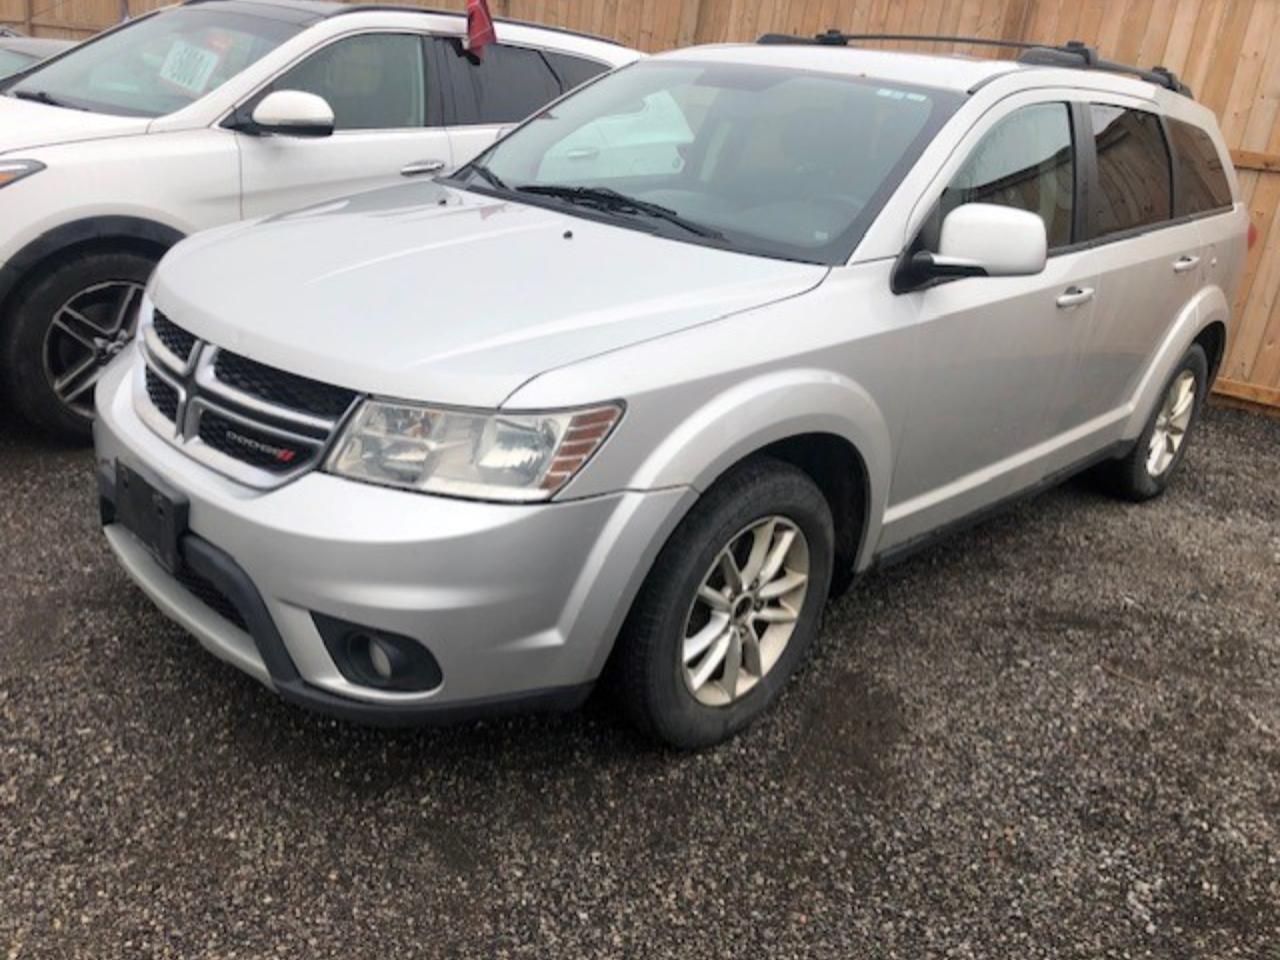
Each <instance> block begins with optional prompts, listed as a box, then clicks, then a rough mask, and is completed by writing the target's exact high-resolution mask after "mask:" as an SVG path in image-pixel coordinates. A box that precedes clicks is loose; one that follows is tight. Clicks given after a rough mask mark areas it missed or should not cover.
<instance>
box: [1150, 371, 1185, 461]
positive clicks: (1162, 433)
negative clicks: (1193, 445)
mask: <svg viewBox="0 0 1280 960" xmlns="http://www.w3.org/2000/svg"><path fill="white" fill-rule="evenodd" d="M1195 406H1196V375H1195V374H1194V373H1193V372H1191V371H1190V370H1184V371H1182V373H1181V374H1180V375H1179V376H1178V377H1177V378H1176V379H1175V380H1174V381H1173V383H1172V384H1170V386H1169V392H1168V393H1166V394H1165V398H1164V402H1163V403H1162V404H1161V405H1160V410H1159V412H1158V413H1157V414H1156V426H1155V429H1154V430H1153V431H1152V432H1151V442H1150V444H1149V446H1148V447H1147V473H1149V474H1150V475H1151V476H1153V477H1158V476H1160V475H1161V474H1163V473H1164V472H1165V471H1166V470H1168V469H1169V466H1170V464H1172V463H1173V461H1174V458H1175V457H1177V455H1178V451H1179V450H1180V449H1181V448H1182V442H1183V441H1184V440H1185V439H1186V436H1187V427H1188V426H1190V425H1191V415H1192V413H1194V412H1195Z"/></svg>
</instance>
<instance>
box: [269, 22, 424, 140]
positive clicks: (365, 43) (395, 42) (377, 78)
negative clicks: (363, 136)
mask: <svg viewBox="0 0 1280 960" xmlns="http://www.w3.org/2000/svg"><path fill="white" fill-rule="evenodd" d="M425 76H426V73H425V68H424V63H423V48H422V40H421V39H420V38H419V37H417V36H415V35H413V34H407V33H371V34H363V35H361V36H356V37H347V38H346V39H344V40H339V41H337V42H336V43H331V44H329V45H328V46H327V47H324V48H323V49H321V50H318V51H317V52H316V53H314V54H312V55H311V56H310V57H308V58H307V59H306V60H304V61H303V62H302V63H300V64H298V65H297V66H296V67H294V68H293V69H291V70H290V71H289V72H288V73H286V74H284V75H283V76H282V77H280V78H279V79H278V80H276V81H275V83H273V84H272V85H271V88H272V89H273V90H302V91H305V92H306V93H314V94H316V95H317V96H320V97H323V98H324V99H325V101H326V102H328V104H329V106H330V107H332V108H333V118H334V128H335V129H337V130H395V129H398V128H402V127H421V126H424V125H425V124H426V107H425V102H426V96H425V89H424V86H425V82H426V81H425Z"/></svg>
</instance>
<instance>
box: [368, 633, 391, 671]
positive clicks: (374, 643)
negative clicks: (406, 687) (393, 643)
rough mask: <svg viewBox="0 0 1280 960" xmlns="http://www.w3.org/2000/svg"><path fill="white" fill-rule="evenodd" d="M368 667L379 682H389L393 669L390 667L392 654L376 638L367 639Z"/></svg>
mask: <svg viewBox="0 0 1280 960" xmlns="http://www.w3.org/2000/svg"><path fill="white" fill-rule="evenodd" d="M368 642H369V666H370V667H372V668H373V672H374V674H375V675H376V676H377V677H378V678H379V679H380V680H390V679H391V675H392V673H394V672H395V668H394V667H393V666H392V663H391V657H392V653H391V652H390V651H388V650H387V647H386V645H385V644H384V643H383V642H382V641H381V640H379V639H378V638H377V637H372V638H370V639H369V641H368Z"/></svg>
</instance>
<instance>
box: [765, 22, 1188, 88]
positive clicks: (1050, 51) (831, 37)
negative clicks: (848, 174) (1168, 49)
mask: <svg viewBox="0 0 1280 960" xmlns="http://www.w3.org/2000/svg"><path fill="white" fill-rule="evenodd" d="M882 40H905V41H915V42H917V43H967V44H973V45H976V46H983V47H1004V48H1006V49H1012V50H1021V51H1022V53H1021V54H1019V56H1018V62H1019V63H1025V64H1027V65H1029V66H1038V67H1067V68H1069V69H1075V70H1105V71H1107V72H1108V73H1124V74H1128V75H1130V76H1134V77H1138V78H1139V79H1142V80H1146V81H1147V82H1148V83H1154V84H1155V85H1156V86H1159V87H1164V88H1165V89H1166V90H1172V91H1173V92H1174V93H1180V94H1182V95H1183V96H1184V97H1190V96H1191V88H1190V87H1188V86H1187V85H1186V84H1185V83H1183V82H1182V81H1180V80H1179V79H1178V77H1177V75H1176V74H1175V73H1174V72H1173V71H1172V70H1168V69H1166V68H1165V67H1152V68H1151V69H1150V70H1145V69H1143V68H1142V67H1132V66H1129V65H1128V64H1125V63H1116V62H1115V61H1112V60H1103V59H1102V58H1101V57H1099V56H1098V51H1097V49H1096V48H1094V47H1091V46H1089V45H1088V44H1087V43H1082V42H1081V41H1079V40H1068V41H1067V42H1066V43H1064V44H1061V45H1056V44H1051V43H1028V42H1026V41H1023V40H995V39H992V38H991V37H956V36H942V35H935V34H916V33H841V32H840V31H839V30H834V29H833V30H828V31H827V32H826V33H819V34H818V35H817V36H814V37H793V36H790V35H788V34H785V33H766V34H765V35H764V36H762V37H761V38H760V39H759V40H757V41H756V42H757V43H763V44H819V45H823V46H833V47H847V46H849V45H850V44H851V43H855V42H862V41H882Z"/></svg>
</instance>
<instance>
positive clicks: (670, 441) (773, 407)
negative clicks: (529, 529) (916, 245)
mask: <svg viewBox="0 0 1280 960" xmlns="http://www.w3.org/2000/svg"><path fill="white" fill-rule="evenodd" d="M624 421H626V423H625V427H624V429H622V430H621V431H620V436H619V437H616V438H614V439H613V440H610V441H609V443H607V444H606V445H605V448H604V449H602V450H601V452H600V454H599V455H598V456H597V458H596V461H595V462H593V463H592V465H591V467H590V468H589V469H588V470H585V471H584V472H583V473H582V474H581V475H580V476H579V477H577V478H575V479H574V480H573V482H571V483H570V485H569V486H568V487H567V488H566V489H565V491H564V493H563V494H562V496H564V497H582V496H593V495H596V494H600V493H605V492H611V491H616V490H665V489H672V488H678V487H685V488H693V489H694V490H696V491H698V492H702V491H705V490H707V489H708V488H709V487H710V486H711V485H712V484H713V483H715V481H716V479H717V478H718V477H720V476H721V475H722V474H724V473H725V472H726V471H727V470H728V469H729V468H730V467H732V466H733V465H734V464H735V463H738V462H739V461H741V460H743V459H745V458H746V457H748V456H750V455H751V454H753V453H756V452H757V451H759V450H761V449H763V448H765V447H767V446H769V445H770V444H772V443H776V442H778V441H780V440H785V439H788V438H793V437H797V436H801V435H813V434H827V435H831V436H834V437H837V438H839V439H841V440H844V441H845V442H847V443H848V444H849V445H851V446H852V447H853V448H854V451H855V452H856V453H857V455H858V456H859V457H860V458H861V460H862V463H863V465H864V467H865V470H866V478H865V479H866V486H867V487H868V489H867V491H866V492H867V503H866V508H867V509H866V523H867V526H866V529H865V530H864V531H863V536H862V548H861V550H860V552H859V557H858V567H859V568H862V567H863V566H864V565H865V561H866V560H867V559H868V558H867V556H865V554H866V553H867V551H868V550H869V547H870V545H873V544H875V543H876V542H877V540H878V539H879V533H880V522H881V518H882V517H883V515H884V510H885V506H886V498H887V496H888V490H889V475H890V471H891V464H892V455H891V441H890V430H889V425H888V423H887V421H886V418H885V416H884V414H883V413H882V411H881V410H880V408H879V407H878V406H877V404H876V403H875V401H874V400H873V399H872V397H871V395H870V394H869V393H868V392H867V391H866V390H864V389H863V388H862V387H861V386H859V385H858V384H857V383H854V382H853V381H851V380H849V379H847V378H845V377H842V376H839V375H838V374H835V373H833V372H831V371H829V370H822V369H815V368H795V369H786V370H775V371H770V372H766V373H761V374H759V375H757V376H754V377H751V378H750V379H746V380H738V381H736V382H727V383H724V384H723V385H722V388H721V389H719V390H717V391H716V392H714V393H711V394H710V395H704V396H703V397H702V398H701V399H699V400H698V401H697V402H692V403H685V402H683V400H682V399H681V398H668V397H663V396H661V395H656V396H655V395H650V396H647V397H642V398H639V399H638V401H637V402H635V403H633V405H632V407H631V408H630V409H628V411H627V413H626V416H625V417H624ZM615 441H616V444H615Z"/></svg>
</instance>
